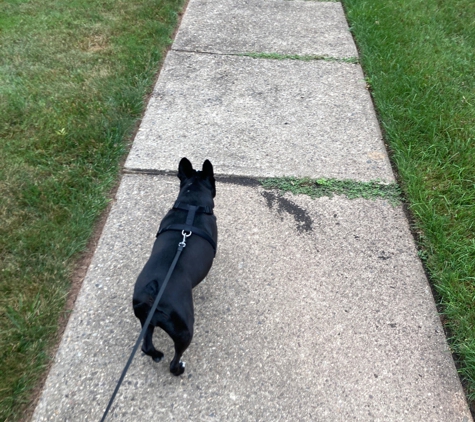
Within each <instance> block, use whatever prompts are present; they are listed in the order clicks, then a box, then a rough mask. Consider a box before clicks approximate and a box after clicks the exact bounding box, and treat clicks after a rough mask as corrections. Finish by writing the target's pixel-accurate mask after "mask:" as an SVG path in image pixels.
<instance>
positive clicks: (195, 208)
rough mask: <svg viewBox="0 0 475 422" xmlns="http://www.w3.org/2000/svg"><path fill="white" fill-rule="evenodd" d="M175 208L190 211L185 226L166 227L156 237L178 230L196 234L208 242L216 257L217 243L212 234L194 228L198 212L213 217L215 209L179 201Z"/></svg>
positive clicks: (173, 225)
mask: <svg viewBox="0 0 475 422" xmlns="http://www.w3.org/2000/svg"><path fill="white" fill-rule="evenodd" d="M173 208H174V209H179V210H183V211H188V214H187V215H186V221H185V224H182V223H177V224H170V225H168V226H166V227H163V228H161V229H160V230H159V231H158V233H157V236H156V237H158V236H160V235H161V234H162V233H163V232H166V231H168V230H177V231H182V230H185V231H187V232H191V233H193V234H196V235H197V236H200V237H202V238H203V239H205V240H206V241H208V243H209V244H210V245H211V247H212V248H213V251H214V255H215V256H216V242H215V241H214V240H213V238H212V237H211V236H210V234H209V233H208V232H206V231H205V230H203V229H200V228H199V227H195V226H193V222H194V221H195V216H196V213H197V212H202V213H204V214H210V215H212V214H213V209H212V208H211V207H202V206H198V205H190V204H184V203H182V202H178V201H177V202H175V205H173Z"/></svg>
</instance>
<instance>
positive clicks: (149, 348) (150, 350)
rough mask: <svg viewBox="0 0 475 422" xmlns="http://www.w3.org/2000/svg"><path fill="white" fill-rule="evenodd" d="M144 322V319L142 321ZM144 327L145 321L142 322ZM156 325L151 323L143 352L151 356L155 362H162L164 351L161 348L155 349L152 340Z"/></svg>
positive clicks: (144, 339) (145, 337)
mask: <svg viewBox="0 0 475 422" xmlns="http://www.w3.org/2000/svg"><path fill="white" fill-rule="evenodd" d="M141 322H142V321H141ZM142 327H143V323H142ZM154 329H155V327H154V326H153V325H152V324H149V326H148V327H147V331H146V332H145V336H144V338H143V343H142V352H144V353H145V354H146V355H148V356H150V357H151V358H152V359H153V360H154V361H155V362H160V361H161V360H162V358H163V353H162V352H160V350H157V349H155V347H154V345H153V341H152V337H153V330H154Z"/></svg>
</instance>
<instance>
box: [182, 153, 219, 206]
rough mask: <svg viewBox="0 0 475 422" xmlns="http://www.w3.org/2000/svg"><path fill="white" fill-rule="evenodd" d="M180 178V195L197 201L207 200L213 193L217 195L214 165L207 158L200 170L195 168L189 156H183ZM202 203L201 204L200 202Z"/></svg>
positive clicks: (213, 195) (212, 196)
mask: <svg viewBox="0 0 475 422" xmlns="http://www.w3.org/2000/svg"><path fill="white" fill-rule="evenodd" d="M178 178H179V179H180V197H183V198H185V197H186V198H189V200H192V201H197V204H198V203H199V200H200V199H201V200H205V199H206V196H209V195H211V199H212V198H214V197H215V196H216V182H215V180H214V173H213V165H212V164H211V163H210V161H209V160H205V162H204V163H203V167H202V169H201V171H200V170H198V171H197V170H195V169H193V166H192V165H191V163H190V161H189V160H188V159H187V158H182V159H181V161H180V164H179V166H178ZM200 205H201V204H200Z"/></svg>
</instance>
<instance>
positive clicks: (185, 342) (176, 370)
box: [170, 332, 193, 376]
mask: <svg viewBox="0 0 475 422" xmlns="http://www.w3.org/2000/svg"><path fill="white" fill-rule="evenodd" d="M171 337H172V339H173V342H174V343H175V356H174V357H173V360H172V361H171V362H170V372H171V373H172V374H173V375H177V376H178V375H181V374H183V372H185V362H182V361H181V360H180V359H181V357H182V355H183V353H184V352H185V350H186V349H187V348H188V346H189V345H190V343H191V339H192V338H193V334H191V333H190V332H181V333H180V334H178V335H173V336H171Z"/></svg>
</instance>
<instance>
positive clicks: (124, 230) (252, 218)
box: [33, 175, 471, 422]
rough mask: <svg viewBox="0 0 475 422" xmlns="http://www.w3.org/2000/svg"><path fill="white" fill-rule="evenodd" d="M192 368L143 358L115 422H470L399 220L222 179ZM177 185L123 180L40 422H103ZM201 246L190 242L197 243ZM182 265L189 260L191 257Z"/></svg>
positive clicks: (371, 205) (353, 204) (189, 356)
mask: <svg viewBox="0 0 475 422" xmlns="http://www.w3.org/2000/svg"><path fill="white" fill-rule="evenodd" d="M217 188H218V189H217V191H218V194H217V198H216V214H217V218H218V224H219V231H220V238H219V247H218V254H217V257H216V260H215V264H214V267H213V269H212V270H211V273H210V274H209V276H208V277H207V280H206V281H205V282H204V283H203V284H201V285H200V286H199V287H197V289H195V292H194V295H195V308H196V326H195V338H194V340H193V343H192V345H191V346H190V348H189V349H188V351H187V352H186V353H185V356H184V359H185V361H186V362H187V366H186V372H185V374H184V375H183V376H181V377H178V378H176V377H173V376H172V375H170V374H169V372H168V362H169V360H170V359H171V357H172V344H171V341H170V340H169V339H168V338H167V337H166V336H165V335H164V334H163V333H161V332H160V333H159V334H158V335H157V336H156V337H155V343H156V344H157V345H160V348H161V349H162V350H163V351H164V352H165V359H166V360H165V362H161V363H159V364H156V363H154V362H152V360H151V359H150V358H148V357H147V358H146V357H144V356H142V355H140V354H139V355H137V356H136V358H135V360H134V362H133V364H132V366H131V368H130V371H129V373H128V375H127V377H126V379H125V382H124V384H123V386H122V387H121V390H120V391H119V394H118V396H117V400H116V403H115V405H114V406H113V409H112V414H111V415H110V420H120V421H134V422H135V421H142V420H152V418H153V419H156V418H158V419H160V420H163V421H186V420H193V421H197V420H205V421H237V420H240V421H241V420H242V421H315V420H319V421H349V420H358V421H398V422H399V421H405V422H411V421H417V422H419V421H431V422H437V421H440V422H447V421H454V422H455V421H460V422H462V421H464V422H468V421H470V420H471V417H470V413H469V411H468V408H467V405H466V402H465V398H464V395H463V391H462V389H461V386H460V383H459V380H458V377H457V373H456V371H455V368H454V364H453V361H452V357H451V354H450V351H449V350H448V348H447V345H446V341H445V337H444V333H443V331H442V328H441V325H440V321H439V318H438V316H437V313H436V310H435V306H434V302H433V299H432V295H431V291H430V289H429V286H428V284H427V282H426V279H425V276H424V272H423V270H422V268H421V264H420V262H419V260H418V258H417V254H416V250H415V248H414V245H413V242H412V238H411V235H410V233H409V230H408V226H407V224H406V220H405V217H404V214H403V212H402V210H401V209H400V208H393V207H392V206H390V205H389V204H387V203H386V202H384V201H376V202H372V201H365V200H354V201H349V200H346V199H344V198H341V197H335V198H333V199H329V198H321V199H318V200H311V199H309V198H308V197H305V196H285V197H279V196H278V195H277V194H276V193H275V192H272V191H262V190H261V189H260V188H258V187H256V186H240V185H234V184H230V183H226V184H225V183H218V186H217ZM177 190H178V180H177V179H176V178H174V177H173V178H172V177H168V176H145V175H140V176H138V175H128V176H127V175H126V176H124V178H123V180H122V184H121V187H120V189H119V192H118V194H117V202H116V204H115V205H114V207H113V209H112V211H111V213H110V215H109V219H108V222H107V224H106V227H105V230H104V233H103V236H102V238H101V241H100V243H99V246H98V250H97V252H96V254H95V256H94V260H93V262H92V264H91V267H90V269H89V272H88V275H87V277H86V280H85V282H84V285H83V288H82V291H81V293H80V296H79V298H78V300H77V303H76V308H75V310H74V312H73V314H72V316H71V319H70V322H69V325H68V327H67V330H66V332H65V334H64V338H63V341H62V343H61V346H60V349H59V351H58V354H57V357H56V361H55V364H54V366H53V368H52V370H51V372H50V375H49V377H48V380H47V382H46V387H45V390H44V392H43V396H42V398H41V400H40V403H39V405H38V407H37V409H36V412H35V415H34V417H33V420H34V421H79V420H95V421H97V420H99V419H100V417H101V415H102V412H103V411H104V408H105V406H106V404H107V402H108V400H109V397H110V394H111V393H112V391H113V389H114V386H115V383H116V381H117V379H118V377H119V375H120V373H121V371H122V368H123V365H124V364H125V362H126V360H127V358H128V355H129V353H130V351H131V348H132V346H133V344H134V342H135V339H136V336H138V333H139V324H138V321H136V320H135V317H134V316H133V313H132V309H131V298H132V289H133V284H134V281H135V278H136V276H137V274H138V273H139V271H140V269H141V268H142V265H143V264H144V262H145V261H146V259H147V257H148V254H149V252H150V249H151V246H152V243H153V241H154V236H155V232H156V229H157V227H158V224H159V220H160V219H161V217H162V216H163V215H164V214H165V212H166V211H167V210H168V208H169V207H170V206H171V204H172V203H173V201H174V200H175V198H176V194H177ZM190 246H191V245H190ZM185 253H186V250H185Z"/></svg>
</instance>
